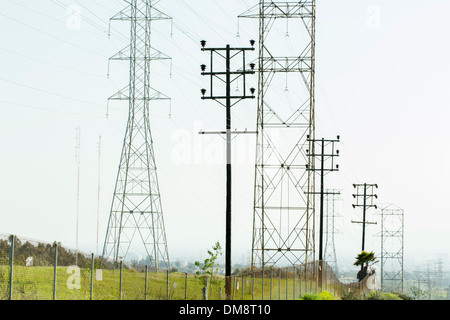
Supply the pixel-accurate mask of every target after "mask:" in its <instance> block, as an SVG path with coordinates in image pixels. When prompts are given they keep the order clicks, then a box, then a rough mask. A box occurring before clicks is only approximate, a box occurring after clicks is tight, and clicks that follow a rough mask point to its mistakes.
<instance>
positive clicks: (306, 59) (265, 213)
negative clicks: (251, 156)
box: [239, 1, 316, 268]
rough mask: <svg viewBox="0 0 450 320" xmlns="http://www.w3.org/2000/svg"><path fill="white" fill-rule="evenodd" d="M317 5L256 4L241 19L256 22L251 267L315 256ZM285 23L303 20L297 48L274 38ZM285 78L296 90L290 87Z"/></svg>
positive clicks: (297, 32)
mask: <svg viewBox="0 0 450 320" xmlns="http://www.w3.org/2000/svg"><path fill="white" fill-rule="evenodd" d="M315 10H316V2H315V1H296V2H274V1H259V4H258V5H256V6H254V7H253V8H251V9H249V10H248V11H247V12H245V13H243V14H241V15H240V16H239V18H256V19H258V22H259V58H258V61H257V63H256V65H257V69H258V83H259V84H258V97H257V98H258V112H257V146H256V161H255V183H254V206H253V236H252V266H256V267H259V268H261V267H262V268H264V266H266V265H276V264H278V265H281V264H288V265H299V264H303V263H306V262H307V261H308V259H310V258H311V257H313V255H314V250H315V248H314V214H315V201H314V183H315V181H314V173H313V172H311V171H308V170H306V168H307V167H308V166H309V167H314V165H313V163H312V162H311V161H314V159H313V158H312V157H308V156H307V155H306V152H305V151H306V150H308V149H309V150H313V149H312V144H313V143H312V142H310V141H308V139H307V137H310V138H311V139H314V137H315V116H314V106H315V99H314V72H315V71H314V70H315ZM283 21H284V22H283ZM288 21H295V22H296V23H297V24H298V28H296V29H295V30H294V32H292V35H293V37H292V38H291V40H292V43H293V44H294V48H293V50H292V48H291V47H290V46H289V45H288V44H286V45H285V46H283V45H282V44H281V43H280V42H277V39H278V40H279V38H280V37H279V34H276V33H277V31H275V30H276V28H275V27H274V24H275V23H280V22H281V23H283V25H284V24H285V23H286V24H287V23H288ZM272 27H274V28H272ZM294 38H295V39H294ZM305 39H306V40H305ZM293 51H294V52H293ZM280 79H286V90H280V86H279V81H280ZM281 81H283V80H281ZM288 83H289V85H292V86H295V90H290V91H288V90H287V87H288ZM282 89H284V88H282ZM280 97H286V101H291V102H292V103H291V105H289V104H287V103H284V102H283V99H280Z"/></svg>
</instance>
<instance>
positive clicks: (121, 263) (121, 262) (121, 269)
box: [119, 261, 123, 300]
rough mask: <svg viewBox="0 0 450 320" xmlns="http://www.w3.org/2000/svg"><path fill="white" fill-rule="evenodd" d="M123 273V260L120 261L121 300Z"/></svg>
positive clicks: (120, 297)
mask: <svg viewBox="0 0 450 320" xmlns="http://www.w3.org/2000/svg"><path fill="white" fill-rule="evenodd" d="M122 274H123V261H120V281H119V300H122Z"/></svg>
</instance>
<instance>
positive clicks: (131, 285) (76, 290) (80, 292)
mask: <svg viewBox="0 0 450 320" xmlns="http://www.w3.org/2000/svg"><path fill="white" fill-rule="evenodd" d="M97 272H98V270H95V272H94V273H93V275H92V276H93V282H92V299H94V300H119V299H123V300H144V299H148V300H169V299H174V300H184V299H186V300H201V299H203V287H204V279H202V278H201V277H199V276H197V275H192V274H185V273H180V272H171V273H169V277H168V278H167V273H166V272H159V273H154V272H148V273H147V281H146V274H145V272H137V271H135V270H133V269H131V270H125V269H124V270H123V273H122V281H121V275H120V270H106V269H104V270H101V272H102V278H101V280H97V279H96V273H97ZM232 283H233V298H234V299H235V300H242V299H243V300H252V299H256V300H259V299H262V298H264V299H273V300H286V299H288V300H293V299H300V298H301V297H302V296H304V295H305V294H306V293H317V287H316V282H315V281H313V282H310V281H308V282H305V281H300V279H298V278H297V279H295V281H294V279H292V278H290V279H286V278H275V277H274V278H273V279H272V280H271V279H270V278H266V279H265V280H264V296H263V295H262V292H263V290H262V289H263V286H262V279H261V278H253V277H250V276H248V277H244V278H243V277H242V276H236V277H232ZM146 284H147V285H146ZM54 286H55V287H54ZM54 288H55V289H56V290H55V299H56V300H89V299H91V271H90V269H79V273H78V276H77V274H76V273H74V271H73V270H71V269H70V268H69V267H58V268H57V272H56V285H55V284H54V268H53V267H24V266H15V267H14V268H13V299H15V300H26V299H31V300H51V299H53V298H54V296H53V295H54ZM146 288H147V290H146ZM324 289H326V290H328V291H329V292H331V293H332V295H331V296H333V297H334V295H336V296H339V295H340V294H339V293H342V292H344V290H343V289H342V288H341V289H340V288H338V287H333V286H331V285H329V286H328V287H326V288H324ZM0 290H1V291H0V292H1V297H2V299H8V298H9V268H8V267H7V266H0ZM224 296H225V278H224V277H222V276H215V277H214V279H213V280H212V281H209V285H208V299H210V300H219V299H224Z"/></svg>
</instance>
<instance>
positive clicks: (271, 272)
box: [270, 266, 273, 300]
mask: <svg viewBox="0 0 450 320" xmlns="http://www.w3.org/2000/svg"><path fill="white" fill-rule="evenodd" d="M272 282H273V266H272V267H271V268H270V300H272Z"/></svg>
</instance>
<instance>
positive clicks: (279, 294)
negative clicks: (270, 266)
mask: <svg viewBox="0 0 450 320" xmlns="http://www.w3.org/2000/svg"><path fill="white" fill-rule="evenodd" d="M278 300H281V268H280V269H278Z"/></svg>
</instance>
